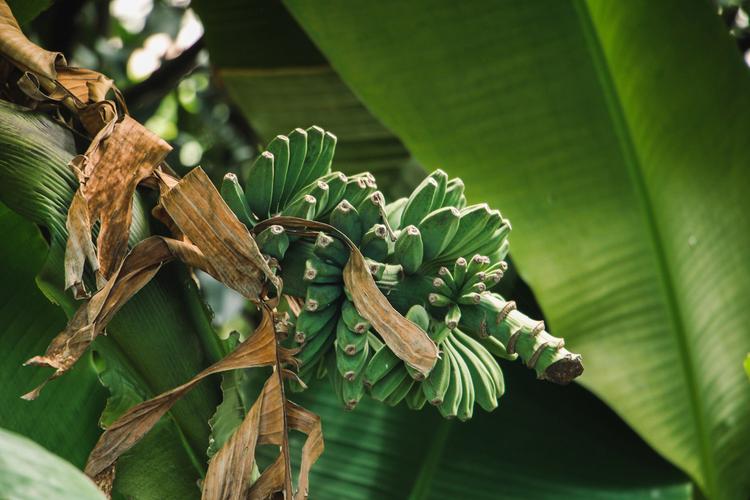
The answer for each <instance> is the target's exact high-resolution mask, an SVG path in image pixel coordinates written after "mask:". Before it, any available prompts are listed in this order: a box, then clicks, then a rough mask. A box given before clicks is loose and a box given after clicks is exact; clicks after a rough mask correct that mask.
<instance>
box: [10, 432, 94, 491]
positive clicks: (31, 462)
mask: <svg viewBox="0 0 750 500" xmlns="http://www.w3.org/2000/svg"><path fill="white" fill-rule="evenodd" d="M0 491H1V492H2V496H3V498H8V499H15V498H18V499H24V498H59V499H60V500H104V498H105V496H104V495H103V494H102V492H101V491H99V489H98V488H97V487H96V485H95V484H94V483H93V482H92V481H91V480H90V479H89V478H88V477H86V476H85V475H84V474H83V473H82V472H81V471H79V470H76V468H75V467H74V466H73V465H71V464H70V463H68V462H66V461H65V460H62V459H61V458H59V457H57V456H55V455H53V454H51V453H50V452H48V451H47V450H45V449H44V448H42V447H41V446H39V445H38V444H36V443H35V442H33V441H31V440H30V439H27V438H25V437H22V436H19V435H18V434H14V433H12V432H8V431H6V430H4V429H0Z"/></svg>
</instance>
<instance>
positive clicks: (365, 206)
mask: <svg viewBox="0 0 750 500" xmlns="http://www.w3.org/2000/svg"><path fill="white" fill-rule="evenodd" d="M384 207H385V203H384V197H383V193H381V192H380V191H375V192H374V193H372V194H371V195H369V196H368V197H366V198H365V199H364V200H362V203H360V204H359V205H357V212H358V213H359V218H360V221H361V223H362V229H363V230H365V231H366V230H368V229H370V228H371V227H372V226H374V225H375V224H377V223H379V222H381V219H382V213H383V210H384Z"/></svg>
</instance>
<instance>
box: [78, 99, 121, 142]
mask: <svg viewBox="0 0 750 500" xmlns="http://www.w3.org/2000/svg"><path fill="white" fill-rule="evenodd" d="M78 119H79V120H81V124H82V125H83V127H84V128H85V129H86V131H87V132H88V133H89V134H91V135H92V136H96V134H98V133H99V131H100V130H102V129H103V128H104V127H106V126H107V125H108V124H110V123H114V120H116V119H117V106H115V103H114V102H112V101H99V102H97V103H94V104H89V105H87V106H84V107H83V108H81V109H79V110H78Z"/></svg>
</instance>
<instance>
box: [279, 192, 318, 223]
mask: <svg viewBox="0 0 750 500" xmlns="http://www.w3.org/2000/svg"><path fill="white" fill-rule="evenodd" d="M316 206H317V200H316V199H315V197H314V196H311V195H309V194H306V195H304V196H301V197H299V198H297V199H296V200H294V201H293V202H292V203H290V204H289V205H287V206H286V207H284V210H282V211H281V215H285V216H288V217H299V218H301V219H314V218H315V207H316Z"/></svg>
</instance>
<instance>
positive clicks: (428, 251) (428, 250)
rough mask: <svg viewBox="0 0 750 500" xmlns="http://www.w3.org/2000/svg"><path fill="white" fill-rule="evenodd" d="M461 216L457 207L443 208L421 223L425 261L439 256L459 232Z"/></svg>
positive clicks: (420, 230)
mask: <svg viewBox="0 0 750 500" xmlns="http://www.w3.org/2000/svg"><path fill="white" fill-rule="evenodd" d="M460 220H461V214H460V213H459V211H458V209H457V208H456V207H443V208H439V209H437V210H435V211H433V212H430V213H429V214H427V215H426V216H425V218H424V219H422V220H421V221H420V223H419V226H417V227H418V228H419V232H420V233H422V243H423V244H424V260H425V261H430V260H432V259H433V258H435V257H437V256H439V255H440V254H441V252H442V251H443V250H444V249H445V248H446V247H447V246H448V243H449V242H450V241H451V240H452V239H453V236H454V235H455V234H456V231H457V230H458V225H459V223H460Z"/></svg>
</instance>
